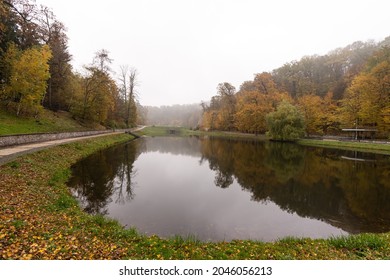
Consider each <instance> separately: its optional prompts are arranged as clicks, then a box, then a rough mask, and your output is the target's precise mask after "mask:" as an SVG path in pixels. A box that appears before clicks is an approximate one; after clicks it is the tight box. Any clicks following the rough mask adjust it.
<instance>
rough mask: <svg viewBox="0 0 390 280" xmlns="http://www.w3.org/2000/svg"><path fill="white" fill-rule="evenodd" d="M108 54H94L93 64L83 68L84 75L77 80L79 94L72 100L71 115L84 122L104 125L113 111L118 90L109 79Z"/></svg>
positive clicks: (102, 52) (104, 52) (100, 52)
mask: <svg viewBox="0 0 390 280" xmlns="http://www.w3.org/2000/svg"><path fill="white" fill-rule="evenodd" d="M110 63H111V59H110V58H109V56H108V52H107V51H105V50H103V51H99V52H97V53H96V56H95V58H94V60H93V63H92V64H91V65H89V66H85V67H84V69H85V71H86V73H85V74H84V75H82V76H81V77H80V79H79V81H80V83H81V87H80V88H81V92H79V93H78V94H77V96H76V98H75V99H74V103H73V106H72V109H71V110H72V112H73V114H74V115H75V116H76V117H78V118H80V119H81V120H84V121H90V122H97V123H100V124H102V125H104V124H106V121H107V118H108V116H109V114H110V111H112V110H114V105H115V99H116V96H117V95H118V94H119V89H118V87H117V85H116V83H115V81H114V80H113V79H112V78H111V76H110V73H109V69H110V66H109V64H110Z"/></svg>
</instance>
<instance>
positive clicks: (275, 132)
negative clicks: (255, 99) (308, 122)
mask: <svg viewBox="0 0 390 280" xmlns="http://www.w3.org/2000/svg"><path fill="white" fill-rule="evenodd" d="M267 125H268V129H269V132H268V133H269V136H270V137H271V139H273V140H280V141H293V140H296V139H299V138H301V137H303V136H304V135H305V125H304V118H303V116H302V114H301V112H300V111H299V110H298V108H297V107H295V106H294V105H292V104H290V103H288V102H287V101H283V102H282V103H281V104H280V105H279V106H278V108H277V110H276V111H275V112H272V113H270V114H268V115H267Z"/></svg>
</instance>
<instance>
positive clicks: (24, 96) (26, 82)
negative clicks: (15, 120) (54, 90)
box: [1, 45, 51, 116]
mask: <svg viewBox="0 0 390 280" xmlns="http://www.w3.org/2000/svg"><path fill="white" fill-rule="evenodd" d="M50 58H51V51H50V48H49V47H48V46H46V45H45V46H43V47H34V48H30V49H27V50H24V51H22V50H19V49H18V48H17V47H16V46H15V45H11V46H10V47H9V48H8V51H7V53H6V54H5V57H4V62H5V63H6V64H7V66H8V70H9V79H8V82H7V84H6V85H5V86H4V88H3V91H2V96H1V100H2V101H3V102H4V103H5V104H6V105H7V107H8V108H12V110H14V111H15V112H16V115H17V116H19V115H20V114H21V113H25V114H34V115H37V114H38V113H39V111H40V110H41V108H42V99H43V97H44V94H45V91H46V86H47V79H48V78H49V77H50V73H49V64H48V61H49V59H50Z"/></svg>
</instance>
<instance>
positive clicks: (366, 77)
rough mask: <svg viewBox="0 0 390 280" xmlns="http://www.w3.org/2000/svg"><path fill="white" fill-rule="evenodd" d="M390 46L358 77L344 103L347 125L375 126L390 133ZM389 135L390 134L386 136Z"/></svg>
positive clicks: (372, 60) (381, 51)
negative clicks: (389, 129) (389, 130)
mask: <svg viewBox="0 0 390 280" xmlns="http://www.w3.org/2000/svg"><path fill="white" fill-rule="evenodd" d="M389 109H390V47H384V48H382V49H381V50H379V51H378V52H376V53H375V54H374V55H373V56H372V57H371V58H370V60H369V61H368V62H367V65H366V68H365V70H364V71H362V72H361V73H360V74H359V75H357V76H356V77H355V78H354V79H353V81H352V84H351V86H350V87H349V88H348V90H347V92H346V94H345V96H344V99H343V100H342V108H341V110H342V113H343V116H344V123H345V125H348V124H349V125H351V124H354V125H355V126H359V127H375V128H379V129H380V133H381V134H387V132H386V131H387V130H388V128H389V127H390V123H389V111H390V110H389ZM386 136H388V135H386Z"/></svg>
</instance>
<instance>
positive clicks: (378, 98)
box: [201, 37, 390, 138]
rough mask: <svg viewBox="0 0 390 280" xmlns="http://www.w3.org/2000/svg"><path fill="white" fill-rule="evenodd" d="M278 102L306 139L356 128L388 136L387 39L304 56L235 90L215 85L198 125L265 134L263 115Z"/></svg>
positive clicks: (389, 78)
mask: <svg viewBox="0 0 390 280" xmlns="http://www.w3.org/2000/svg"><path fill="white" fill-rule="evenodd" d="M282 102H284V103H286V102H287V103H290V104H291V105H292V106H295V107H296V108H297V109H298V110H299V111H300V113H301V115H302V118H303V119H304V122H305V130H306V133H307V134H308V135H313V134H315V135H325V134H338V133H340V130H341V128H356V127H358V128H373V129H377V130H378V133H377V136H379V137H385V138H388V137H390V37H387V38H386V39H385V40H383V41H381V42H378V43H376V42H374V41H367V42H361V41H358V42H355V43H353V44H351V45H348V46H346V47H344V48H339V49H336V50H333V51H331V52H329V53H328V54H326V55H321V56H320V55H313V56H305V57H303V58H302V59H300V60H299V61H292V62H290V63H286V64H284V65H283V66H282V67H280V68H277V69H275V70H273V71H271V72H263V73H259V74H256V75H255V76H254V79H253V80H251V81H246V82H244V83H243V84H242V85H241V86H240V88H239V89H238V90H236V88H235V87H234V86H232V85H231V84H230V83H227V82H225V83H220V84H219V85H218V88H217V94H216V95H215V96H213V97H212V98H211V101H210V102H209V103H205V102H202V104H201V105H202V107H203V118H202V124H201V127H202V128H203V129H205V130H228V131H229V130H230V131H232V130H233V131H241V132H249V133H265V132H266V131H268V130H269V127H268V126H267V125H268V124H269V122H268V124H267V116H270V114H271V113H272V112H274V111H276V110H277V107H278V106H279V105H280V104H281V103H282Z"/></svg>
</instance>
